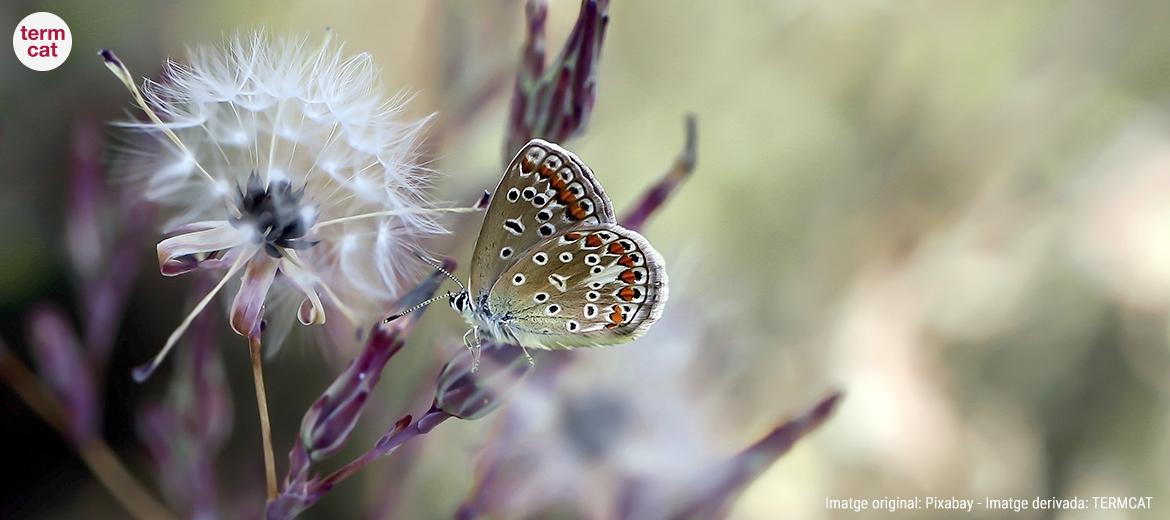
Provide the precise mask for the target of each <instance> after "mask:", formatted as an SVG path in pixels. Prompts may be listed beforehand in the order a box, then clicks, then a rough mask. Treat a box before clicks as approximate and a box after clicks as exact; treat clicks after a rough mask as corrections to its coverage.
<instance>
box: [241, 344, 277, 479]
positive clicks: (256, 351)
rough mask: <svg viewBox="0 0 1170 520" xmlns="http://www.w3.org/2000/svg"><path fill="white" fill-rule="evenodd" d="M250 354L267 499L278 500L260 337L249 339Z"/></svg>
mask: <svg viewBox="0 0 1170 520" xmlns="http://www.w3.org/2000/svg"><path fill="white" fill-rule="evenodd" d="M248 352H249V353H250V354H251V356H252V380H253V381H254V382H255V383H256V407H257V408H258V409H259V411H260V438H261V441H262V442H263V444H264V479H265V481H266V482H267V485H268V488H267V489H268V493H267V498H268V501H269V502H271V501H272V499H274V498H276V458H275V457H273V456H272V425H271V424H270V423H269V422H268V394H267V392H265V391H264V368H263V361H262V359H261V344H260V336H259V335H257V336H252V337H249V338H248Z"/></svg>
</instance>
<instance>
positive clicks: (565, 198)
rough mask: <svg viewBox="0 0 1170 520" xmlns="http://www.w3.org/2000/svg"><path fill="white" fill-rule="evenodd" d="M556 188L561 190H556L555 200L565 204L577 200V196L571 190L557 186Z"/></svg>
mask: <svg viewBox="0 0 1170 520" xmlns="http://www.w3.org/2000/svg"><path fill="white" fill-rule="evenodd" d="M562 186H563V184H562ZM554 187H555V186H554ZM557 189H559V190H561V191H558V192H557V202H560V203H561V204H565V205H569V204H572V203H574V202H577V196H576V195H573V192H571V191H569V190H568V189H567V188H557Z"/></svg>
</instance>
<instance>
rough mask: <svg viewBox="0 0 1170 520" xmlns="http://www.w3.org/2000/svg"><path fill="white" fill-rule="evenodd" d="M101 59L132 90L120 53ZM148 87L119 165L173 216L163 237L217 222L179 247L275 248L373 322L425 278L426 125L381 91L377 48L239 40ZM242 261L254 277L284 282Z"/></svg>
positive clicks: (429, 215) (179, 65) (282, 264)
mask: <svg viewBox="0 0 1170 520" xmlns="http://www.w3.org/2000/svg"><path fill="white" fill-rule="evenodd" d="M103 57H104V58H105V59H106V60H107V65H109V66H110V67H111V70H114V71H115V74H116V75H118V76H119V79H122V80H123V82H124V83H126V82H127V81H130V82H131V83H132V81H133V78H132V76H130V75H129V72H128V71H125V68H124V66H122V65H121V62H119V61H117V59H116V57H114V56H113V55H112V53H111V54H109V55H108V56H107V55H106V54H103ZM127 86H128V88H131V90H132V93H134V92H133V87H132V85H127ZM141 93H142V99H143V100H144V102H145V104H146V105H147V107H149V109H150V111H148V114H147V115H149V116H150V120H142V119H130V120H127V121H123V122H121V123H118V125H119V126H121V127H124V128H126V129H127V130H128V132H129V134H130V138H129V139H128V140H127V145H126V146H125V147H124V149H123V150H121V152H122V153H120V154H119V159H118V161H117V163H116V170H117V171H119V172H120V173H121V174H122V175H123V176H124V177H126V178H128V179H130V180H132V181H134V182H137V183H139V186H140V187H141V194H142V196H143V197H144V198H147V199H149V200H152V201H154V202H157V203H159V204H160V206H162V207H163V208H164V210H165V211H166V216H167V217H168V218H167V221H166V222H165V224H164V226H165V228H166V229H176V228H182V227H183V226H186V225H190V224H192V223H200V222H218V223H219V224H215V225H214V226H212V227H213V228H214V230H204V234H202V235H198V236H196V235H194V234H191V235H185V237H186V241H187V242H192V243H190V244H187V243H186V242H183V241H180V242H182V243H183V245H184V247H185V249H182V251H186V250H187V249H191V248H196V249H198V248H200V247H202V248H204V249H203V250H201V251H200V252H201V253H206V254H207V255H208V256H215V255H214V253H216V252H217V251H218V252H219V256H221V257H222V256H224V254H223V253H224V252H226V251H228V250H233V249H234V250H235V251H236V253H237V254H243V255H244V256H245V257H250V256H251V255H256V254H264V253H267V255H268V256H271V257H273V258H278V259H280V260H279V267H278V268H277V272H279V273H283V274H284V275H286V276H287V278H289V279H290V281H292V285H293V286H295V287H296V288H297V289H299V290H300V291H302V292H305V293H306V296H308V294H307V293H308V292H310V291H317V290H318V289H322V287H321V286H322V285H323V284H328V287H327V288H325V289H327V290H323V291H322V292H320V293H318V294H325V293H332V294H333V295H336V296H337V298H338V299H342V300H345V301H343V302H333V303H334V304H335V305H339V306H346V307H348V308H349V309H351V310H353V311H355V312H356V313H357V317H359V318H363V319H364V318H369V319H370V320H371V321H373V320H376V319H377V316H379V315H380V314H381V313H382V312H383V311H384V310H385V305H386V302H387V300H389V299H391V298H393V297H394V296H395V295H397V293H398V292H399V290H400V289H401V287H402V284H403V283H405V282H407V281H408V280H409V279H410V278H411V277H412V276H413V275H415V274H417V271H416V269H417V267H418V266H417V261H416V260H415V258H414V254H413V250H415V249H417V243H418V241H419V240H420V239H421V238H424V237H426V236H428V235H431V234H435V233H441V232H444V230H443V228H442V227H441V226H440V225H439V224H438V223H437V222H436V221H435V220H434V219H435V216H434V214H433V212H430V211H428V210H430V209H432V208H433V204H432V202H431V201H430V199H429V198H428V195H427V188H428V187H429V186H430V184H431V180H430V177H431V175H432V172H430V171H428V170H426V169H424V168H421V167H420V166H419V165H418V154H417V151H416V146H417V144H418V141H419V137H420V133H421V131H422V129H423V127H424V125H425V122H426V121H425V119H424V120H421V121H414V120H405V119H404V117H405V116H404V105H405V102H406V101H407V100H408V97H407V96H404V95H397V96H394V97H391V98H387V97H386V96H385V95H384V94H383V85H382V82H381V79H380V75H379V71H378V69H377V68H376V66H375V65H374V63H373V60H372V58H371V57H370V55H368V54H365V53H362V54H357V55H347V53H346V52H344V51H343V49H342V46H341V45H339V44H336V43H333V42H331V41H329V38H326V40H325V41H324V42H317V41H310V40H308V39H282V38H274V37H270V36H268V35H266V34H264V33H253V34H247V35H240V36H236V37H235V38H232V39H230V40H228V41H227V42H226V43H225V44H223V45H221V46H217V47H196V48H194V49H190V50H189V51H188V56H187V58H186V60H184V61H182V62H179V61H173V60H172V61H168V62H166V63H165V65H164V67H163V72H162V75H161V78H160V79H159V80H158V81H151V80H146V81H144V82H143V84H142V87H141ZM151 112H152V113H151ZM155 115H157V120H156V117H155ZM223 223H227V224H228V225H224V224H223ZM229 228H230V229H231V232H229ZM386 234H392V235H394V239H393V240H384V239H382V237H383V236H384V235H386ZM375 237H377V238H378V239H375ZM176 238H177V237H176ZM164 244H165V245H166V247H164ZM175 245H176V243H173V242H172V243H168V241H164V242H163V243H160V244H159V250H160V259H162V258H163V257H164V256H165V255H166V254H168V253H169V252H176V251H178V252H182V251H180V250H179V249H170V248H172V247H174V246H175ZM164 249H165V251H164ZM288 251H293V252H294V254H286V253H287V252H288ZM184 254H186V253H184ZM168 258H169V257H168ZM169 259H170V260H172V264H174V265H186V264H185V263H184V262H182V261H180V262H178V263H177V264H176V263H175V262H173V261H174V260H182V259H176V258H169ZM244 262H245V263H246V262H248V260H247V259H245V260H244ZM293 263H296V264H297V265H295V266H294V265H291V264H293ZM222 264H223V262H219V263H218V264H217V265H216V266H217V267H221V268H222V267H226V266H225V265H222ZM246 267H247V266H243V267H241V269H242V270H241V273H242V274H243V277H244V278H245V282H247V280H248V279H249V278H248V277H249V276H258V277H261V278H263V277H271V276H274V275H273V274H270V273H268V271H270V269H269V270H259V271H258V270H256V269H250V268H246ZM180 272H185V271H183V270H180ZM268 285H269V284H268V283H267V282H264V283H256V284H255V286H256V287H260V288H262V289H263V290H262V291H259V292H261V293H264V294H258V295H250V296H249V297H252V298H256V297H259V298H263V297H264V296H265V294H266V293H267V290H268V289H267V287H268ZM279 285H280V284H277V286H279ZM248 287H249V285H248V284H247V283H245V284H244V287H242V288H241V292H242V291H244V290H246V289H247V288H248ZM316 296H317V295H313V297H310V298H309V301H313V300H314V299H315V297H316ZM329 299H333V298H332V297H330V298H329ZM237 300H238V299H237ZM313 305H314V306H316V304H315V303H314V304H313ZM317 312H319V313H323V309H318V311H317ZM241 333H243V332H241Z"/></svg>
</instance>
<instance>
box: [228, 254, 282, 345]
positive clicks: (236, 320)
mask: <svg viewBox="0 0 1170 520" xmlns="http://www.w3.org/2000/svg"><path fill="white" fill-rule="evenodd" d="M279 266H280V261H279V260H277V259H275V258H272V257H270V256H268V255H263V254H257V255H255V256H253V257H252V258H251V259H250V260H248V267H247V268H246V269H245V270H244V278H243V281H242V282H241V284H240V290H239V292H237V293H236V299H235V301H233V302H232V330H234V331H236V334H239V335H241V336H249V337H252V336H256V335H258V334H259V333H260V320H262V319H263V318H264V300H265V298H267V297H268V289H269V288H270V287H272V280H273V279H274V278H276V268H277V267H279Z"/></svg>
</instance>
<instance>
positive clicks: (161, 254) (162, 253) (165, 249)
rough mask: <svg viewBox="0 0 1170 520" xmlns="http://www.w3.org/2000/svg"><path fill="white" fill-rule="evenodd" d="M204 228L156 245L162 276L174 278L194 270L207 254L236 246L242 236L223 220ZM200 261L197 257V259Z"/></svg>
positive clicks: (242, 240)
mask: <svg viewBox="0 0 1170 520" xmlns="http://www.w3.org/2000/svg"><path fill="white" fill-rule="evenodd" d="M208 226H210V227H208V228H206V229H202V230H200V231H192V232H189V233H183V234H181V235H177V236H173V237H171V238H168V239H166V240H163V241H162V242H159V243H158V265H159V269H160V270H161V271H162V274H163V276H176V275H180V274H183V273H187V272H190V271H193V270H195V269H197V268H198V267H199V266H200V264H201V263H202V262H204V261H205V260H207V259H208V256H207V255H210V254H211V253H215V252H216V251H223V250H225V249H231V248H233V247H236V246H239V245H241V244H243V243H244V242H245V237H244V236H243V235H242V234H241V233H240V232H239V231H237V230H236V228H234V227H232V225H231V224H230V223H228V222H227V221H219V223H218V224H215V225H211V224H208ZM201 256H202V257H203V258H200V257H201Z"/></svg>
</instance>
